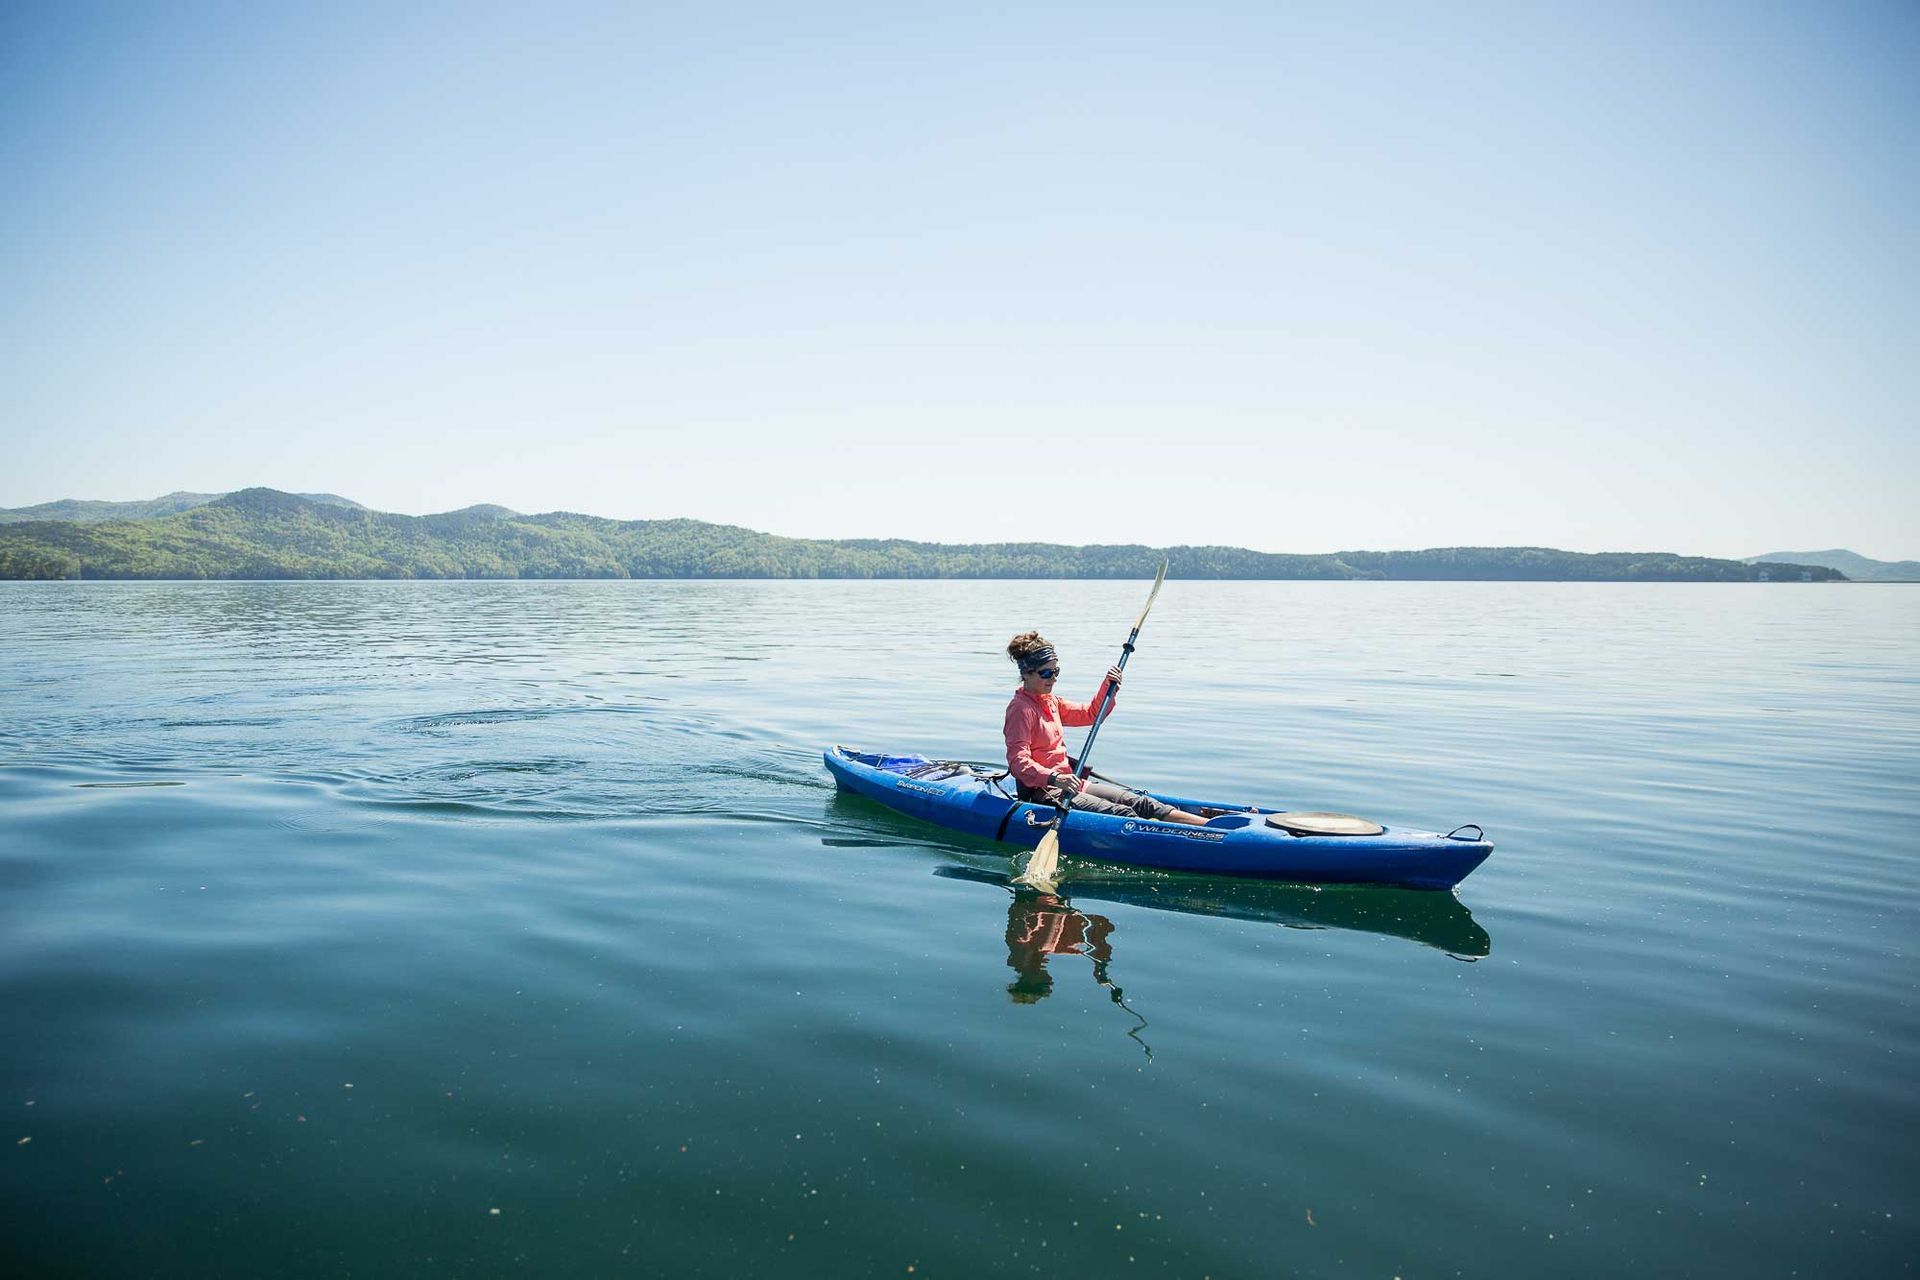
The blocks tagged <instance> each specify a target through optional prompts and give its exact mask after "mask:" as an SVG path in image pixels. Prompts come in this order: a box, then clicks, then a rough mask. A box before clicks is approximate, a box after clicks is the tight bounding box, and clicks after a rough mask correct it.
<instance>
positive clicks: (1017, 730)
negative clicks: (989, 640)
mask: <svg viewBox="0 0 1920 1280" xmlns="http://www.w3.org/2000/svg"><path fill="white" fill-rule="evenodd" d="M1007 656H1008V657H1009V658H1011V659H1013V662H1014V665H1015V666H1017V667H1019V668H1020V687H1019V689H1017V690H1015V691H1014V695H1013V701H1011V702H1009V703H1008V704H1007V719H1006V735H1007V768H1008V769H1009V770H1010V771H1011V772H1012V773H1013V780H1014V783H1015V784H1016V785H1017V786H1018V788H1019V795H1020V798H1021V799H1022V800H1028V801H1032V802H1033V803H1035V804H1050V805H1054V806H1056V807H1059V808H1065V807H1069V806H1070V807H1072V808H1075V809H1085V810H1087V811H1088V812H1090V813H1105V814H1113V815H1117V816H1123V817H1125V816H1132V817H1140V818H1151V819H1153V820H1154V821H1156V822H1184V823H1187V824H1189V825H1192V826H1196V827H1200V826H1205V825H1206V822H1207V820H1206V819H1205V818H1203V817H1201V816H1200V815H1199V814H1195V813H1188V812H1187V811H1186V810H1184V809H1176V808H1174V807H1173V806H1172V805H1170V804H1168V803H1166V802H1165V801H1164V800H1156V799H1154V798H1153V797H1152V796H1150V795H1148V794H1146V793H1145V792H1144V791H1134V790H1132V789H1131V788H1128V787H1123V786H1121V785H1119V784H1118V783H1114V782H1102V781H1099V780H1096V779H1093V778H1086V779H1082V778H1078V777H1075V776H1074V771H1073V765H1072V764H1071V763H1070V762H1069V761H1068V759H1067V749H1066V746H1065V743H1064V742H1063V740H1062V738H1061V734H1060V731H1061V729H1062V728H1063V727H1069V728H1078V727H1084V726H1086V725H1090V724H1092V723H1093V721H1094V717H1095V716H1096V715H1097V714H1098V711H1099V708H1100V706H1101V704H1102V703H1103V702H1104V701H1105V700H1106V696H1107V689H1108V687H1109V686H1111V687H1112V688H1113V689H1114V691H1115V693H1116V694H1117V693H1118V691H1119V688H1120V668H1119V667H1111V668H1109V669H1108V671H1107V678H1106V679H1105V680H1103V681H1101V682H1100V688H1099V690H1098V691H1096V692H1095V693H1094V695H1093V701H1091V702H1068V701H1067V700H1066V699H1064V698H1058V697H1055V696H1054V692H1053V683H1054V681H1056V680H1058V679H1059V678H1060V655H1059V654H1058V653H1057V652H1056V651H1055V650H1054V647H1053V646H1052V645H1050V644H1048V643H1047V642H1046V639H1045V638H1044V637H1043V636H1042V635H1041V634H1040V633H1039V632H1038V631H1027V632H1023V633H1022V634H1020V635H1017V636H1015V637H1014V638H1013V639H1012V640H1010V641H1008V642H1007Z"/></svg>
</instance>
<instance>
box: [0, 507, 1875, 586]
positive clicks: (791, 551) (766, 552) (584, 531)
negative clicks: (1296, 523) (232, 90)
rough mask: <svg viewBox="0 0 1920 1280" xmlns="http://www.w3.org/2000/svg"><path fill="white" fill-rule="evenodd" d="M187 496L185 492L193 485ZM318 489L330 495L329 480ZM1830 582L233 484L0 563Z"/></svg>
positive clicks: (25, 567) (1715, 569)
mask: <svg viewBox="0 0 1920 1280" xmlns="http://www.w3.org/2000/svg"><path fill="white" fill-rule="evenodd" d="M196 496H197V495H196ZM329 496H330V495H329ZM1163 556H1164V557H1165V558H1166V559H1167V560H1168V561H1169V562H1170V569H1169V573H1170V574H1171V576H1174V577H1177V578H1187V579H1205V578H1213V579H1233V580H1283V579H1293V580H1298V579H1308V580H1333V581H1351V580H1399V581H1408V580H1413V581H1488V582H1502V581H1556V582H1760V581H1771V582H1783V581H1792V582H1801V581H1814V582H1828V581H1845V580H1846V578H1845V575H1844V574H1841V573H1840V572H1838V571H1837V570H1833V569H1827V568H1822V567H1820V566H1815V565H1790V564H1776V563H1770V562H1760V563H1754V564H1747V563H1745V562H1742V561H1739V560H1720V559H1712V558H1708V557H1704V556H1683V555H1677V554H1674V553H1671V552H1601V553H1597V554H1588V553H1581V552H1572V551H1558V550H1554V549H1553V548H1549V547H1444V548H1435V549H1432V550H1426V551H1343V552H1335V553H1332V554H1329V555H1289V554H1281V553H1275V552H1263V551H1250V550H1247V549H1245V548H1241V547H1191V546H1178V547H1164V548H1161V547H1147V546H1138V545H1122V546H1083V547H1073V546H1063V545H1058V544H1053V543H1037V542H1035V543H969V544H948V543H931V542H910V541H906V540H903V539H864V538H862V539H848V540H840V541H833V540H825V539H810V538H783V537H780V536H778V535H775V534H768V533H759V532H756V531H754V530H751V529H742V528H738V527H735V526H731V525H717V524H708V523H705V522H703V521H698V520H629V521H621V520H608V519H604V518H601V517H598V516H588V515H579V514H575V513H572V512H549V513H546V514H543V515H521V514H519V513H517V512H513V511H509V510H507V509H506V508H504V507H492V506H483V507H468V508H466V509H464V510H461V511H450V512H445V513H442V514H439V515H429V516H407V515H396V514H393V513H390V512H382V511H371V510H368V509H367V508H364V507H357V506H347V505H342V504H341V502H339V501H338V500H335V501H315V500H313V499H310V498H306V497H301V496H299V495H295V494H289V493H282V492H280V491H278V490H275V489H243V490H240V491H238V492H236V493H230V494H227V495H224V496H222V497H219V498H216V499H214V500H212V501H208V502H203V503H200V504H198V505H195V506H193V507H191V508H189V509H186V510H180V511H173V512H168V513H166V514H160V515H154V516H151V517H148V518H142V519H115V520H71V519H68V520H29V521H18V522H14V523H7V524H0V578H6V579H16V580H18V579H242V578H245V579H258V578H267V579H324V578H376V579H380V578H402V579H404V578H1145V577H1151V576H1152V575H1153V572H1154V570H1155V569H1156V568H1158V567H1159V564H1160V561H1161V558H1162V557H1163Z"/></svg>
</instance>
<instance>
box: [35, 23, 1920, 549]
mask: <svg viewBox="0 0 1920 1280" xmlns="http://www.w3.org/2000/svg"><path fill="white" fill-rule="evenodd" d="M0 436H3V438H4V443H3V444H0V459H3V460H4V461H0V506H19V505H25V504H28V503H33V502H42V501H47V500H49V499H53V498H60V497H95V498H134V497H151V496H154V495H156V494H159V493H162V492H165V491H168V490H172V489H195V490H208V491H210V490H224V489H231V488H237V487H241V486H245V485H252V484H267V485H272V486H274V487H277V488H283V489H299V490H331V491H335V492H338V493H343V494H345V495H347V496H349V497H352V498H355V499H358V500H359V501H362V502H365V503H367V504H369V505H371V506H375V507H379V508H382V509H386V510H393V511H407V512H416V513H419V512H427V511H438V510H446V509H449V508H453V507H458V506H464V505H467V504H469V503H474V502H499V503H504V504H506V505H508V506H511V507H514V508H517V509H520V510H523V511H542V510H551V509H555V508H566V509H571V510H579V511H587V512H592V513H595V514H600V515H607V516H615V517H622V518H643V517H660V516H677V515H684V516H693V517H698V518H702V519H707V520H716V521H724V522H728V523H735V524H742V525H747V526H749V527H752V528H756V529H765V530H771V531H774V532H779V533H788V534H795V535H805V536H859V535H871V536H882V535H896V536H904V537H914V538H930V539H942V540H969V541H971V540H1003V539H1016V538H1017V539H1028V538H1031V539H1046V540H1057V541H1070V542H1095V541H1100V542H1118V541H1138V542H1151V543H1230V544H1236V545H1242V546H1249V547H1257V548H1261V549H1266V550H1281V551H1324V550H1332V549H1340V548H1393V547H1423V546H1441V545H1460V544H1488V543H1493V544H1507V543H1536V544H1546V545H1554V546H1560V547H1566V548H1570V549H1576V550H1603V549H1667V550H1678V551H1690V552H1700V553H1705V554H1719V555H1750V554H1756V553H1759V552H1763V551H1772V550H1779V549H1815V548H1824V547H1830V546H1848V547H1852V548H1853V549H1855V550H1858V551H1861V552H1864V553H1866V554H1868V555H1874V556H1880V557H1885V558H1894V557H1904V556H1916V555H1920V514H1916V513H1917V512H1920V501H1916V498H1915V494H1914V485H1915V481H1916V478H1920V4H1915V3H1913V2H1912V0H1901V2H1898V3H1888V4H1835V3H1804V4H1758V3H1754V4H1749V3H1728V4H1696V5H1689V4H1666V3H1663V4H1648V5H1640V4H1590V5H1584V6H1575V5H1554V4H1518V3H1516V4H1503V5H1491V6H1480V5H1471V4H1468V5H1431V4H1414V5H1408V6H1405V7H1397V6H1390V5H1346V4H1329V5H1324V6H1304V5H1286V4H1280V3H1271V2H1269V3H1255V4H1245V5H1207V4H1195V5H1166V4H1155V5H1144V4H1142V5H1132V4H1116V3H1101V4H1086V5H1065V4H1061V5H1046V4H1041V5H1031V4H1009V5H1005V6H989V7H981V8H976V7H974V6H963V5H951V4H939V5H934V4H927V5H915V4H901V3H890V4H875V5H868V6H861V5H829V4H822V5H790V4H769V5H765V6H741V5H680V6H660V7H658V8H657V9H649V8H646V7H643V6H638V5H622V4H608V5H595V6H578V5H556V4H540V5H533V4H527V5H521V6H512V7H508V6H488V5H479V4H465V3H461V4H447V5H405V4H378V5H366V6H358V5H353V4H348V3H326V4H312V5H299V6H293V5H278V4H252V3H235V4H225V5H204V4H183V3H167V4H157V3H154V4H125V5H107V6H94V5H85V4H74V3H64V2H63V3H54V4H44V5H42V4H32V3H20V0H12V2H11V3H6V4H0Z"/></svg>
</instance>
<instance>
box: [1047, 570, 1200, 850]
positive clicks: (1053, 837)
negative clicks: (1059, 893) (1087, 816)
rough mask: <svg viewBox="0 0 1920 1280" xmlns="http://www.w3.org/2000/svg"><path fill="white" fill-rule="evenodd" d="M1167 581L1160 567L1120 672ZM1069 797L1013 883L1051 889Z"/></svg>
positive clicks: (1083, 755)
mask: <svg viewBox="0 0 1920 1280" xmlns="http://www.w3.org/2000/svg"><path fill="white" fill-rule="evenodd" d="M1166 580H1167V566H1166V565H1165V564H1162V565H1161V566H1160V572H1159V573H1158V574H1156V575H1154V579H1153V590H1152V591H1150V592H1148V593H1147V603H1146V607H1145V608H1143V609H1141V610H1140V616H1139V617H1137V618H1135V619H1134V620H1133V630H1132V631H1130V632H1128V633H1127V643H1126V644H1125V645H1123V646H1121V649H1120V669H1121V670H1122V671H1125V670H1126V669H1127V659H1128V658H1130V657H1132V656H1133V642H1134V641H1136V640H1138V639H1139V638H1140V628H1141V627H1143V626H1145V625H1146V623H1147V614H1148V613H1150V612H1151V611H1152V609H1153V602H1154V600H1155V599H1156V598H1157V597H1158V596H1159V594H1160V584H1161V583H1163V582H1165V581H1166ZM1115 692H1116V690H1115V688H1114V686H1112V685H1108V686H1107V696H1106V697H1104V698H1102V699H1101V700H1100V712H1099V714H1098V715H1096V716H1094V718H1093V727H1092V728H1090V729H1088V730H1087V745H1086V746H1084V747H1081V748H1080V760H1079V762H1078V763H1077V764H1075V765H1074V766H1073V776H1074V778H1075V779H1076V780H1078V779H1082V778H1084V777H1086V775H1087V754H1088V753H1089V752H1091V751H1092V750H1093V740H1094V738H1095V737H1096V736H1097V735H1098V734H1099V732H1100V722H1101V721H1102V720H1105V719H1106V718H1107V712H1108V711H1110V710H1112V709H1113V695H1114V693H1115ZM1071 800H1072V797H1071V796H1068V795H1064V794H1063V795H1061V797H1060V801H1059V803H1057V804H1055V805H1054V810H1055V813H1054V818H1053V821H1052V822H1051V823H1049V824H1048V825H1047V829H1046V831H1045V833H1044V834H1042V835H1041V837H1040V844H1039V846H1038V847H1036V848H1035V849H1034V851H1033V857H1032V858H1030V859H1028V861H1027V869H1026V870H1025V871H1023V872H1021V873H1020V875H1019V877H1018V878H1017V880H1016V881H1015V883H1018V884H1025V885H1028V886H1030V887H1033V888H1051V886H1052V884H1053V879H1054V876H1055V874H1056V873H1057V871H1058V869H1059V864H1060V824H1061V823H1063V822H1065V821H1066V820H1067V809H1068V807H1069V803H1070V802H1071Z"/></svg>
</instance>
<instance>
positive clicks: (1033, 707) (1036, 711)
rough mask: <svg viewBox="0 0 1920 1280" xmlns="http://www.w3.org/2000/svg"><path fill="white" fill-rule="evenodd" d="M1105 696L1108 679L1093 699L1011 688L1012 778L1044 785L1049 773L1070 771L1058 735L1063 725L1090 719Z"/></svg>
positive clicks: (1008, 728)
mask: <svg viewBox="0 0 1920 1280" xmlns="http://www.w3.org/2000/svg"><path fill="white" fill-rule="evenodd" d="M1106 696H1107V681H1105V680H1102V681H1101V682H1100V688H1099V691H1098V692H1096V693H1095V694H1094V695H1093V701H1092V702H1068V701H1067V700H1066V699H1065V698H1059V697H1055V696H1054V695H1053V694H1051V693H1038V694H1035V693H1028V692H1027V691H1026V690H1025V689H1017V690H1015V691H1014V695H1013V701H1012V702H1009V703H1008V704H1007V722H1006V734H1007V768H1008V769H1010V770H1011V771H1012V772H1013V776H1014V779H1015V780H1016V781H1018V782H1022V783H1024V784H1026V785H1027V786H1029V787H1044V786H1046V785H1047V775H1048V774H1050V773H1071V772H1072V771H1073V766H1072V765H1071V764H1069V763H1067V748H1066V744H1065V742H1064V741H1063V740H1062V739H1061V736H1060V730H1061V728H1062V727H1074V728H1078V727H1081V726H1085V725H1090V724H1092V723H1093V717H1094V713H1095V712H1096V711H1097V710H1098V709H1099V707H1100V703H1101V700H1102V699H1104V698H1105V697H1106Z"/></svg>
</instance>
